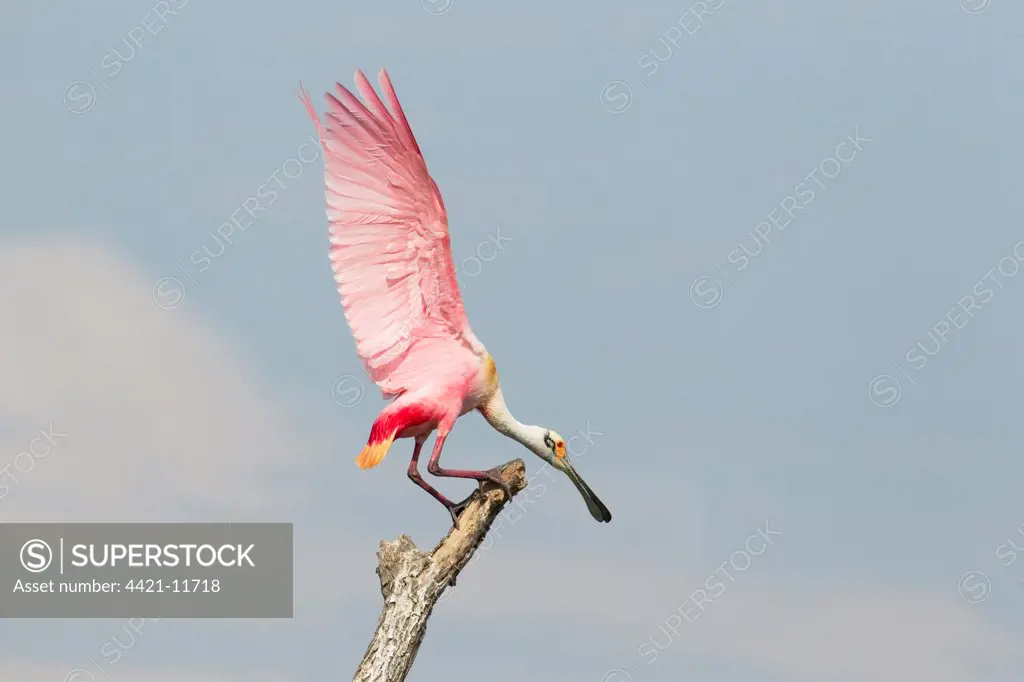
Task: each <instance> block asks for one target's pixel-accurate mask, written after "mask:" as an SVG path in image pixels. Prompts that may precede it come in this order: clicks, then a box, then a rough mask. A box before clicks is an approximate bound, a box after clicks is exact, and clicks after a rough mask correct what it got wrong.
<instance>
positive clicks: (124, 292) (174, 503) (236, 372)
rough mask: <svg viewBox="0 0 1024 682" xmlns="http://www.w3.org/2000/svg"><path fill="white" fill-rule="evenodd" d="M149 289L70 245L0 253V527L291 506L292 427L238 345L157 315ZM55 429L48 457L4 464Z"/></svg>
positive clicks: (191, 323)
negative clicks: (2, 522)
mask: <svg viewBox="0 0 1024 682" xmlns="http://www.w3.org/2000/svg"><path fill="white" fill-rule="evenodd" d="M153 284H154V282H153V278H152V277H147V276H146V275H144V274H143V273H141V272H137V271H135V270H134V269H132V268H131V267H130V266H129V265H127V264H126V261H125V260H124V259H122V258H119V257H118V256H117V254H116V253H114V252H112V251H111V250H109V249H106V248H104V247H102V246H101V245H98V244H96V243H94V242H89V241H85V240H82V239H79V238H75V237H73V236H59V237H54V238H50V239H45V240H42V239H40V240H29V241H5V242H3V243H2V244H0V290H2V291H4V292H5V295H3V296H2V297H0V320H2V321H3V324H0V387H2V390H0V423H4V422H6V423H7V426H8V428H6V429H4V430H2V431H0V471H2V470H3V467H5V466H8V465H12V466H10V467H9V468H8V469H7V474H6V475H3V476H2V477H0V484H4V485H6V486H7V487H8V490H7V491H6V496H5V497H4V499H0V518H4V519H7V520H19V519H21V520H24V519H32V520H63V519H75V520H125V521H139V520H146V519H161V520H167V519H176V520H178V519H180V520H186V517H183V514H191V515H193V516H194V515H199V516H201V517H203V518H204V520H205V519H208V518H209V516H210V514H215V515H218V516H227V511H230V512H232V514H233V515H232V516H231V517H230V519H229V520H242V519H243V518H245V519H248V518H251V517H249V516H245V515H247V514H257V515H258V514H265V513H266V512H267V511H268V510H280V509H288V508H289V504H290V500H291V499H294V486H293V484H292V482H293V481H294V479H295V472H296V470H297V467H296V466H295V462H296V459H295V458H296V456H297V453H301V452H303V449H304V446H306V445H308V444H307V443H303V438H302V435H301V434H302V431H301V430H300V429H299V428H297V427H296V426H295V425H294V424H292V423H289V422H288V418H287V417H286V416H284V415H287V412H286V411H285V410H284V409H282V406H280V405H278V404H277V401H276V400H275V399H274V396H273V395H272V394H271V393H270V391H269V390H268V389H266V388H265V387H263V386H260V385H259V384H258V383H257V382H256V381H254V380H253V378H252V376H251V374H250V373H249V371H248V369H247V367H246V363H245V361H244V359H243V358H242V354H241V353H240V350H239V348H237V347H233V346H232V345H231V344H229V343H227V342H225V341H224V340H222V339H221V338H219V337H218V336H217V335H216V334H215V333H214V332H213V331H211V330H210V329H209V328H208V327H207V326H206V325H205V324H204V321H203V320H201V319H200V318H198V317H197V316H196V315H195V314H194V313H192V312H190V311H189V310H188V306H187V305H185V306H182V307H181V308H178V309H174V310H164V309H162V308H160V307H159V306H157V305H156V304H155V303H154V301H153V298H152V291H153ZM51 424H52V428H53V430H54V432H55V433H54V434H53V435H54V437H53V438H52V441H53V443H54V444H53V445H51V446H49V447H50V449H49V452H46V454H45V456H44V457H34V456H29V455H22V456H20V457H19V458H18V460H17V461H15V457H16V456H17V453H19V452H24V451H26V450H28V449H29V447H30V445H31V444H32V442H33V441H32V439H33V438H34V437H35V436H37V435H39V434H40V431H47V430H49V429H50V428H51V426H50V425H51ZM57 434H64V435H57ZM46 447H47V444H46V442H45V440H37V441H36V442H35V451H36V452H37V453H43V452H45V449H46ZM15 481H16V482H15ZM3 493H4V490H3V489H2V488H0V494H3Z"/></svg>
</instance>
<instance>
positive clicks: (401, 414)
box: [356, 403, 433, 469]
mask: <svg viewBox="0 0 1024 682" xmlns="http://www.w3.org/2000/svg"><path fill="white" fill-rule="evenodd" d="M432 418H433V413H432V412H431V411H430V409H429V408H428V407H426V406H424V405H422V404H419V403H413V404H405V405H402V404H397V403H391V404H390V405H388V406H387V407H385V408H384V410H383V411H382V412H381V413H380V415H379V416H378V417H377V419H376V421H374V422H373V428H371V429H370V438H369V440H368V441H367V443H366V447H364V448H363V450H362V452H360V453H359V456H358V457H356V464H357V465H359V468H360V469H372V468H373V467H375V466H377V465H378V464H380V463H381V460H383V459H384V455H386V454H388V449H389V448H390V447H391V444H392V443H394V442H395V437H396V436H397V435H398V434H399V433H401V431H402V429H405V428H407V427H409V426H416V425H418V424H423V423H425V422H429V421H430V420H431V419H432Z"/></svg>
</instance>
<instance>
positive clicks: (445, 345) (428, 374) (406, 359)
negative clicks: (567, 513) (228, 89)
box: [300, 69, 612, 527]
mask: <svg viewBox="0 0 1024 682" xmlns="http://www.w3.org/2000/svg"><path fill="white" fill-rule="evenodd" d="M355 80H356V86H357V87H358V89H359V92H360V94H361V95H362V99H363V102H360V101H359V100H358V99H357V98H356V97H355V96H354V95H353V94H352V93H351V92H349V91H348V90H347V89H345V87H344V86H342V85H341V84H337V94H336V95H335V94H332V93H326V94H325V99H326V102H327V111H326V112H325V114H324V120H323V121H322V122H321V120H320V118H319V116H318V115H317V112H316V109H315V108H314V106H313V103H312V101H311V100H310V97H309V95H308V94H307V93H306V91H305V89H302V90H301V93H300V99H301V100H302V102H303V104H304V105H305V106H306V110H307V111H308V112H309V115H310V117H311V118H312V119H313V121H314V123H315V124H316V127H317V132H318V133H319V135H320V140H321V142H322V144H323V151H324V181H325V184H326V192H325V193H326V199H327V219H328V221H329V223H330V226H329V235H330V250H329V255H330V260H331V268H332V270H333V272H334V279H335V281H336V282H337V283H338V292H339V293H340V294H341V301H342V306H343V307H344V309H345V318H346V319H347V320H348V324H349V327H350V328H351V330H352V335H353V337H355V342H356V352H357V353H358V354H359V357H360V360H361V361H362V363H363V366H364V367H365V369H366V372H367V374H369V376H370V377H371V378H372V379H373V381H374V382H375V383H376V384H377V386H379V387H380V389H381V391H382V393H383V394H384V397H385V398H389V397H393V398H394V400H393V401H392V402H391V403H389V404H388V405H387V406H386V407H385V408H384V409H383V410H382V411H381V413H380V415H379V416H378V417H377V419H376V421H374V423H373V427H372V428H371V429H370V437H369V440H368V441H367V443H366V447H364V448H363V450H362V452H360V453H359V456H358V457H357V458H356V464H358V465H359V467H360V468H362V469H369V468H371V467H374V466H377V465H378V464H379V463H380V462H381V460H382V459H384V456H385V455H386V454H387V452H388V450H389V449H390V447H391V445H392V443H393V442H394V441H395V439H397V438H412V439H413V440H414V443H415V444H414V446H413V452H412V461H411V462H410V463H409V478H411V479H412V480H413V482H415V483H416V485H418V486H419V487H421V488H423V489H424V490H426V491H427V492H428V493H430V494H431V495H433V496H434V498H435V499H437V500H438V501H439V502H440V503H441V504H443V505H444V506H445V507H446V508H447V509H448V511H449V513H450V514H451V517H452V522H453V524H454V525H455V526H456V527H457V526H458V518H459V514H460V513H461V512H462V510H463V509H464V508H465V507H466V505H467V504H468V503H469V502H470V500H472V499H473V495H470V496H469V497H467V498H466V499H465V500H463V501H462V502H459V503H454V502H452V501H451V500H449V499H448V498H447V497H445V496H444V495H442V494H441V493H440V492H438V491H437V490H436V489H434V488H433V487H432V486H431V485H430V484H429V483H427V482H426V481H424V480H423V477H422V476H421V475H420V472H419V469H418V462H419V457H420V450H421V449H422V448H423V444H424V442H425V441H426V439H427V437H428V436H429V435H430V433H431V432H433V431H435V430H436V431H437V437H436V439H435V441H434V449H433V452H432V453H431V455H430V460H429V462H428V463H427V471H429V472H430V473H431V474H433V475H434V476H446V477H454V478H467V479H475V480H477V481H492V482H494V483H496V484H497V485H499V486H501V488H502V489H503V490H504V491H505V495H506V496H507V498H509V499H510V498H511V492H510V491H509V489H508V486H507V485H506V484H505V483H504V482H503V481H502V479H501V476H500V475H499V474H500V467H494V468H491V469H488V470H486V471H467V470H461V469H445V468H442V467H441V449H442V448H443V447H444V441H445V438H447V437H448V434H449V433H450V432H451V430H452V427H453V426H454V424H455V421H456V420H457V419H458V418H459V417H461V416H462V415H464V414H467V413H469V412H470V411H472V410H477V411H479V412H480V414H482V415H483V417H484V419H486V420H487V423H489V424H490V425H491V426H493V427H494V428H495V429H496V430H497V431H498V432H500V433H502V434H504V435H506V436H508V437H510V438H512V439H514V440H516V441H518V442H520V443H522V444H523V445H524V446H526V448H527V449H529V450H530V451H531V452H533V453H534V454H535V455H537V456H538V457H540V458H541V459H543V460H544V461H546V462H547V463H549V464H550V465H551V466H552V467H554V468H555V469H558V470H559V471H562V472H564V473H565V474H566V475H567V476H568V477H569V479H570V480H571V481H572V482H573V484H575V486H576V488H577V490H579V492H580V494H581V495H582V496H583V499H584V501H585V502H586V504H587V508H588V509H589V510H590V514H591V515H592V516H593V517H594V518H595V519H597V520H598V521H604V522H607V521H611V518H612V515H611V513H610V512H609V511H608V508H607V507H606V506H605V505H604V504H603V503H602V502H601V501H600V500H599V499H598V498H597V496H596V495H595V494H594V492H593V491H592V490H591V489H590V487H589V486H588V485H587V484H586V483H585V482H584V481H583V479H582V478H580V475H579V474H578V473H576V470H575V468H574V467H573V465H572V464H571V463H570V461H569V457H568V456H567V455H566V451H565V440H564V439H563V438H562V437H561V436H559V435H558V434H557V433H556V432H555V431H552V430H551V429H546V428H543V427H541V426H531V425H529V424H522V423H520V422H519V421H517V420H516V419H515V417H513V416H512V414H511V413H510V412H509V411H508V407H506V406H505V399H504V398H503V396H502V393H501V388H500V387H499V385H498V371H497V368H496V367H495V365H494V359H493V358H492V357H491V356H490V354H489V353H488V352H487V349H486V348H484V345H483V344H482V343H480V341H479V340H478V339H477V338H476V335H474V334H473V331H472V330H471V329H470V327H469V320H467V319H466V312H465V310H464V309H463V305H462V296H461V294H460V293H459V287H458V284H457V283H456V281H455V266H454V264H453V263H452V254H451V241H450V237H449V235H448V216H447V213H446V212H445V208H444V201H443V200H442V199H441V192H440V190H438V188H437V184H436V183H435V182H434V180H433V178H431V177H430V174H429V173H428V172H427V165H426V162H425V161H424V160H423V154H422V152H421V151H420V148H419V145H418V144H417V143H416V138H415V137H414V136H413V134H412V129H411V128H410V127H409V122H408V120H407V119H406V117H405V112H403V111H402V106H401V105H400V104H399V103H398V98H397V96H396V95H395V89H394V87H393V86H392V85H391V79H390V78H389V77H388V74H387V71H385V70H383V69H381V72H380V86H381V91H382V93H383V95H384V98H385V100H387V103H388V105H389V106H390V111H389V110H388V107H385V106H384V103H383V102H382V101H381V100H380V97H378V96H377V93H376V92H375V91H374V89H373V87H372V86H371V85H370V83H369V81H367V79H366V76H364V75H363V73H362V72H361V71H356V74H355ZM474 494H475V493H474Z"/></svg>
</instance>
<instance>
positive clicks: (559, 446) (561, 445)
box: [555, 441, 565, 450]
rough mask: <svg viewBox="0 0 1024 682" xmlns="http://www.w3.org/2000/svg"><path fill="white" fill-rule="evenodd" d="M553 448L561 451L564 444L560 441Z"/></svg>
mask: <svg viewBox="0 0 1024 682" xmlns="http://www.w3.org/2000/svg"><path fill="white" fill-rule="evenodd" d="M555 447H556V448H558V449H559V450H561V449H562V448H564V447H565V443H563V442H562V441H558V442H557V443H555Z"/></svg>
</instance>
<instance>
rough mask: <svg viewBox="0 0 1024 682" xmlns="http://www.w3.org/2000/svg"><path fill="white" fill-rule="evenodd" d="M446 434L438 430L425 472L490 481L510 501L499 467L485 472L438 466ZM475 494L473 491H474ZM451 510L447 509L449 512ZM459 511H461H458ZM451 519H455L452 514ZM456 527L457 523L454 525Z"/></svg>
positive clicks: (510, 495)
mask: <svg viewBox="0 0 1024 682" xmlns="http://www.w3.org/2000/svg"><path fill="white" fill-rule="evenodd" d="M447 435H448V434H447V433H444V434H442V432H441V431H440V430H438V432H437V440H435V441H434V451H433V452H432V453H431V455H430V461H429V462H427V471H429V472H430V473H431V474H433V475H434V476H446V477H451V478H472V479H474V480H477V481H490V482H491V483H494V484H495V485H497V486H498V487H499V488H501V489H502V491H503V492H504V493H505V499H506V500H511V499H512V489H511V488H509V486H508V483H506V482H505V479H503V478H502V477H501V467H500V466H498V467H493V468H491V469H488V470H487V471H469V470H466V469H442V468H441V465H440V460H441V447H442V446H443V445H444V439H445V436H447ZM474 494H475V491H474ZM472 499H473V495H470V496H469V497H467V498H466V499H465V500H463V501H462V502H460V503H459V504H458V505H456V506H463V507H464V506H465V505H467V504H469V501H470V500H472ZM450 510H451V508H449V511H450ZM459 511H461V509H460V510H459ZM452 518H453V519H454V518H455V515H454V513H453V515H452ZM455 525H456V527H458V523H456V524H455Z"/></svg>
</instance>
